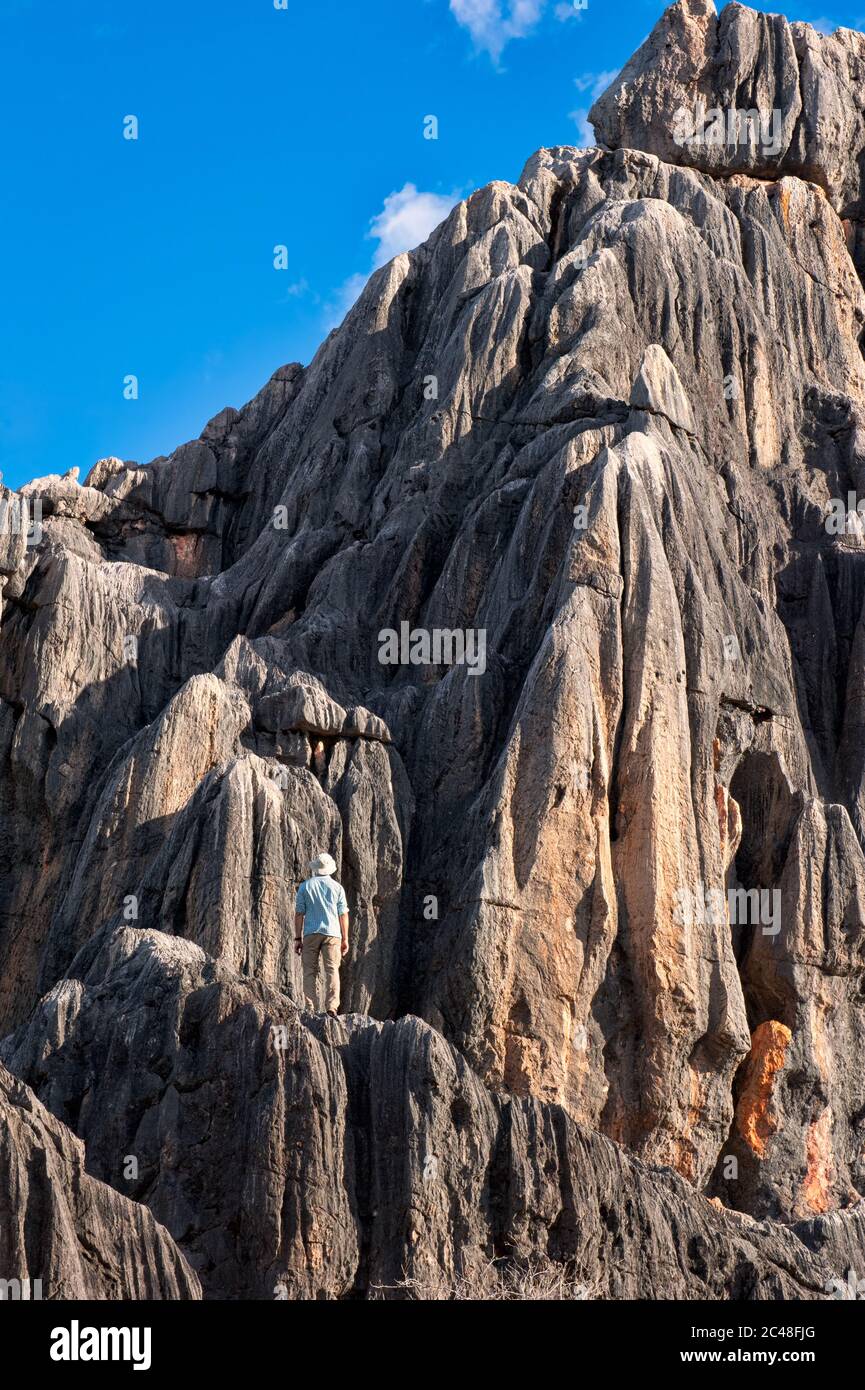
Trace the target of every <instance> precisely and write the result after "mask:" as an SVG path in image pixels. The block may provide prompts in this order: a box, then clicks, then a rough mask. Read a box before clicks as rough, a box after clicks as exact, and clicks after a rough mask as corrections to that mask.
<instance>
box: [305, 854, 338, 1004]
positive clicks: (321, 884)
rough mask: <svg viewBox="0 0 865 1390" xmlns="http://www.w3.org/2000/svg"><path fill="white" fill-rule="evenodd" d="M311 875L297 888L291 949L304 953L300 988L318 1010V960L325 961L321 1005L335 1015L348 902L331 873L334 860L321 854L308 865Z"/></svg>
mask: <svg viewBox="0 0 865 1390" xmlns="http://www.w3.org/2000/svg"><path fill="white" fill-rule="evenodd" d="M309 872H310V877H309V878H307V879H304V881H303V883H302V884H301V885H300V887H299V888H298V890H297V901H296V902H295V905H294V949H295V951H296V952H297V954H298V955H302V956H303V992H304V994H305V995H306V1003H307V1008H309V1009H311V1010H312V1012H313V1013H318V962H319V957H321V959H322V960H323V961H324V1008H325V1012H326V1013H327V1014H328V1015H329V1016H330V1017H331V1018H336V1011H337V1009H338V1008H339V965H340V959H341V957H342V956H344V955H345V954H346V952H347V951H348V903H347V901H346V896H345V889H344V888H343V886H342V884H341V883H337V881H336V879H335V878H333V877H332V875H333V874H335V873H336V860H335V859H333V858H332V857H331V855H329V854H320V855H319V856H318V858H317V859H313V861H312V863H311V864H310V866H309Z"/></svg>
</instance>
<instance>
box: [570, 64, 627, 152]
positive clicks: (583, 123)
mask: <svg viewBox="0 0 865 1390" xmlns="http://www.w3.org/2000/svg"><path fill="white" fill-rule="evenodd" d="M620 72H621V68H608V69H606V70H605V71H604V72H583V73H581V74H580V76H579V77H575V78H574V86H575V87H576V89H577V91H578V92H588V93H589V106H591V103H592V102H593V101H596V100H597V98H598V97H599V96H600V95H601V93H602V92H605V91H606V90H607V88H608V87H609V85H610V83H611V82H612V80H613V78H614V77H618V75H619V73H620ZM589 106H578V107H577V109H576V111H569V112H568V115H569V117H570V119H571V120H572V121H573V122H574V123H575V124H576V127H577V132H578V135H579V140H580V144H581V145H594V144H595V132H594V130H593V129H592V127H591V126H590V125H589Z"/></svg>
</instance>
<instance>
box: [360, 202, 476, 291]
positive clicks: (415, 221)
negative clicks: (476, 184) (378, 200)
mask: <svg viewBox="0 0 865 1390" xmlns="http://www.w3.org/2000/svg"><path fill="white" fill-rule="evenodd" d="M456 201H457V200H456V198H453V197H445V196H443V195H442V194H441V193H419V192H418V190H417V188H416V187H415V185H414V184H413V183H407V184H405V185H404V186H403V187H402V188H401V189H400V191H399V192H398V193H389V194H388V196H387V197H386V198H385V200H384V207H383V208H382V210H381V212H380V213H378V214H377V215H376V216H375V217H374V218H373V219H372V221H371V222H370V224H369V225H370V230H369V233H368V235H369V236H371V237H375V239H376V241H377V242H378V249H377V250H376V253H375V255H374V257H373V262H372V265H373V270H378V268H379V266H381V265H386V264H387V262H388V261H389V260H392V259H393V257H394V256H398V255H399V253H400V252H401V251H411V250H412V249H413V247H415V246H419V245H420V243H421V242H422V241H426V239H427V237H428V236H429V234H430V232H431V231H433V230H434V228H436V227H437V226H438V224H439V223H440V222H443V221H444V219H445V218H446V217H447V215H448V213H449V212H450V210H451V208H452V207H453V206H454V203H455V202H456Z"/></svg>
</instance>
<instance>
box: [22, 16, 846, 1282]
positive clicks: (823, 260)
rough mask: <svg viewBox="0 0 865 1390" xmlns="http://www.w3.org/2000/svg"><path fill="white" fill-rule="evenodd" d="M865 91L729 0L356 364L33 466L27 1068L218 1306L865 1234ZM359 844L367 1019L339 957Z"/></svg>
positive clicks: (26, 798) (384, 319)
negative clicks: (334, 984) (863, 249)
mask: <svg viewBox="0 0 865 1390" xmlns="http://www.w3.org/2000/svg"><path fill="white" fill-rule="evenodd" d="M863 75H865V37H863V36H861V35H859V34H855V33H853V32H852V31H849V30H841V31H838V32H837V33H836V34H834V35H832V36H828V37H826V36H822V35H819V34H817V33H816V32H815V31H814V30H812V29H810V28H809V27H808V26H806V25H801V24H792V25H791V24H789V23H788V22H787V21H786V20H784V19H783V18H781V17H779V16H766V15H762V14H758V13H756V12H754V11H751V10H747V9H744V8H743V7H742V6H739V5H731V6H728V7H727V9H725V10H724V11H723V12H722V14H721V15H720V17H719V16H717V15H716V14H715V11H714V9H713V7H712V5H711V4H710V3H708V2H707V0H682V2H681V3H679V4H677V5H675V6H673V7H672V9H670V10H668V11H667V13H666V14H665V15H664V16H663V17H662V19H661V20H660V21H659V23H658V25H657V26H656V28H655V30H654V31H653V33H652V35H651V36H650V37H649V39H647V41H646V43H645V44H644V45H643V47H642V48H641V49H640V50H639V52H638V53H637V54H636V55H635V57H634V58H633V59H632V60H631V62H630V63H629V64H628V66H627V67H626V68H625V69H624V70H623V72H622V74H621V75H620V76H619V77H618V78H617V79H616V81H614V83H613V84H612V86H611V88H610V89H609V91H608V92H607V93H606V94H605V95H604V96H602V97H601V98H600V100H599V101H598V102H597V103H596V106H595V108H594V110H593V113H592V116H593V119H594V122H595V128H596V133H597V135H598V139H599V141H600V142H601V143H600V144H599V146H598V147H596V148H592V149H575V148H570V147H560V148H556V149H550V150H541V151H539V152H538V153H537V154H535V155H534V156H533V158H531V159H530V160H529V163H528V164H527V166H526V168H525V170H524V172H523V175H522V177H521V179H520V180H519V182H518V183H517V184H516V185H511V184H506V183H494V184H491V185H490V186H488V187H487V188H484V189H482V190H480V191H479V192H477V193H475V194H473V195H472V196H471V197H470V198H469V199H467V200H466V201H465V202H463V203H461V204H460V205H459V206H458V207H456V208H455V209H454V210H453V212H452V213H451V214H450V216H449V217H448V218H447V220H446V221H445V222H444V223H443V224H442V225H441V226H440V227H439V228H438V229H437V230H436V231H435V232H434V233H433V234H432V236H431V237H430V238H429V240H428V241H427V242H426V243H425V244H424V245H423V246H421V247H419V248H418V249H417V250H416V251H414V252H411V253H408V254H404V255H401V256H398V257H397V258H396V259H395V260H394V261H392V262H391V263H390V264H389V265H387V266H385V267H384V268H383V269H382V270H380V271H378V272H376V274H375V275H374V276H373V277H372V279H371V280H370V282H369V284H368V286H367V288H366V290H365V291H364V293H363V295H362V296H361V298H360V300H359V301H358V303H357V304H356V306H355V307H354V309H353V310H352V311H351V312H350V314H349V315H348V317H347V318H346V320H345V322H344V323H343V324H342V326H341V327H340V328H339V329H337V330H336V331H334V332H333V333H332V334H331V335H330V337H329V338H328V339H327V341H326V342H325V343H324V344H323V346H322V347H321V349H320V350H319V352H318V354H317V355H316V357H315V359H314V360H313V362H312V363H311V364H310V365H309V366H308V367H306V368H302V367H300V366H298V365H296V364H295V365H292V366H288V367H283V368H281V369H280V370H279V371H277V372H276V373H275V375H274V376H273V378H272V379H271V381H270V382H269V383H268V384H267V385H266V386H265V388H264V389H263V390H262V391H261V392H260V394H259V395H258V396H257V397H256V398H255V399H254V400H253V401H251V402H250V403H249V404H248V405H247V406H245V407H244V408H243V409H242V410H240V411H237V410H233V409H229V410H225V411H223V412H222V413H221V414H220V415H219V416H217V417H216V418H215V419H214V420H212V421H211V422H210V424H208V425H207V427H206V428H205V430H204V431H203V433H202V435H201V438H200V439H198V440H196V441H194V442H192V443H188V444H185V445H183V446H181V447H180V448H179V449H178V450H177V451H176V452H175V453H174V454H173V455H172V456H171V457H170V458H167V459H157V460H155V461H154V462H153V463H151V464H149V465H148V466H147V467H140V466H138V465H135V464H127V463H124V462H122V461H120V460H118V459H104V460H101V461H100V462H99V463H97V464H96V466H95V467H94V469H93V471H92V472H91V474H90V476H89V478H88V479H87V480H86V482H85V483H84V485H83V486H82V485H79V483H78V482H77V481H76V480H74V479H71V478H64V477H61V476H59V474H58V475H56V476H52V477H50V478H47V479H39V480H37V481H35V482H34V483H32V484H30V485H29V486H28V487H27V488H26V489H25V490H24V491H25V493H26V494H27V495H28V496H29V497H30V498H31V499H33V498H39V499H41V503H42V509H43V522H42V534H41V538H40V539H39V540H38V543H37V544H31V545H26V544H25V542H24V538H23V537H22V536H4V537H2V538H0V542H2V549H0V573H2V578H3V590H2V604H3V608H2V631H0V815H2V819H0V827H2V828H0V1037H3V1036H4V1035H5V1041H4V1042H3V1043H2V1045H0V1055H2V1057H3V1059H4V1061H5V1063H6V1065H7V1066H8V1067H9V1068H10V1069H11V1071H12V1072H13V1073H15V1074H16V1075H17V1076H18V1077H20V1078H21V1080H22V1081H23V1082H25V1083H26V1084H27V1086H29V1087H30V1088H32V1090H33V1091H35V1093H36V1095H37V1096H38V1097H39V1100H40V1101H41V1102H42V1104H43V1105H44V1106H46V1107H47V1108H48V1110H50V1111H53V1112H54V1115H55V1116H56V1117H57V1120H58V1121H59V1122H61V1124H62V1125H65V1126H67V1127H68V1129H69V1130H71V1131H74V1133H75V1134H76V1135H78V1136H79V1137H80V1139H81V1140H83V1142H84V1153H85V1162H86V1167H87V1171H88V1173H90V1174H92V1176H93V1178H94V1179H98V1180H100V1181H101V1182H102V1183H108V1184H110V1185H111V1186H112V1187H114V1188H116V1189H117V1191H118V1192H119V1193H122V1194H123V1196H124V1198H125V1199H130V1198H131V1199H133V1201H136V1202H138V1203H140V1204H144V1205H145V1206H147V1207H148V1208H149V1209H150V1211H151V1212H152V1213H153V1215H154V1216H155V1218H156V1220H157V1221H159V1222H160V1223H162V1225H163V1226H165V1227H166V1228H167V1231H168V1232H169V1233H170V1237H171V1239H173V1241H174V1242H175V1243H176V1245H177V1246H178V1247H179V1250H180V1251H182V1252H183V1257H185V1258H186V1259H187V1260H188V1261H189V1262H190V1264H191V1266H192V1267H193V1268H194V1269H195V1270H196V1272H197V1275H198V1276H199V1277H200V1279H201V1283H202V1287H203V1289H204V1292H205V1295H208V1294H209V1295H211V1296H229V1297H241V1298H243V1297H272V1296H274V1288H275V1287H277V1286H279V1287H282V1288H284V1289H286V1290H288V1291H289V1293H290V1295H291V1296H297V1297H305V1296H316V1295H318V1294H322V1293H323V1294H324V1295H326V1296H331V1297H340V1296H346V1295H348V1294H350V1293H352V1292H354V1293H362V1294H367V1293H370V1292H371V1291H373V1290H374V1289H375V1288H376V1287H377V1286H380V1285H385V1286H388V1287H390V1286H392V1285H393V1284H394V1283H395V1282H397V1281H398V1280H399V1279H400V1277H401V1276H402V1275H403V1274H405V1273H407V1274H408V1275H410V1276H411V1277H415V1276H417V1277H420V1276H421V1275H422V1274H424V1273H425V1272H428V1271H429V1269H430V1268H432V1267H433V1266H435V1267H437V1268H442V1269H444V1270H445V1271H446V1272H447V1273H448V1274H450V1273H459V1272H460V1270H462V1269H467V1268H470V1267H472V1266H473V1265H477V1264H478V1263H479V1262H483V1261H484V1260H487V1259H489V1258H491V1257H502V1258H513V1259H522V1260H528V1259H532V1258H535V1257H537V1256H539V1255H540V1254H543V1255H544V1256H545V1257H551V1258H553V1259H555V1260H559V1261H564V1262H567V1263H568V1266H569V1268H572V1269H573V1270H574V1271H575V1273H576V1277H578V1278H580V1279H582V1280H583V1281H584V1283H585V1285H586V1288H587V1289H589V1290H591V1291H592V1296H605V1297H606V1296H609V1297H635V1296H642V1297H658V1298H660V1297H676V1298H700V1297H714V1298H749V1297H764V1298H765V1297H769V1298H776V1297H783V1296H788V1297H799V1298H810V1297H822V1296H825V1290H826V1288H827V1281H831V1279H832V1278H833V1277H834V1276H835V1275H842V1274H843V1273H844V1269H846V1267H847V1264H845V1263H844V1262H845V1261H847V1262H848V1263H849V1260H850V1259H851V1258H853V1256H854V1255H856V1256H857V1257H858V1258H859V1260H860V1261H861V1260H863V1259H865V1238H863V1224H862V1223H863V1220H865V1217H863V1216H862V1215H861V1214H860V1211H859V1209H858V1204H859V1201H860V1197H861V1195H862V1194H863V1193H865V1071H863V1069H862V1067H861V1065H860V1064H859V1058H860V1057H861V1055H862V1052H863V1045H865V971H863V966H865V925H863V907H865V856H863V843H865V838H863V837H865V744H863V739H862V737H861V734H862V729H863V723H865V713H863V709H865V707H863V698H862V693H861V691H862V685H863V678H865V627H863V602H865V548H863V544H862V534H863V531H865V527H863V525H862V523H861V519H860V518H859V516H858V513H857V512H856V502H855V500H854V502H853V504H852V512H853V515H852V516H851V517H850V518H849V524H844V525H843V526H842V527H840V528H839V527H834V528H833V527H832V526H830V525H829V524H828V519H829V518H830V516H831V515H833V514H834V513H835V512H837V511H838V510H839V508H840V510H841V512H842V514H843V515H844V517H845V518H847V513H848V510H850V509H851V508H850V500H849V499H850V495H851V494H852V495H854V497H858V496H859V495H862V496H863V497H865V363H863V355H862V343H863V341H865V337H863V334H865V291H863V287H862V283H861V281H860V277H859V274H858V273H857V266H858V267H859V268H862V266H863V264H865V257H863V255H862V254H860V246H861V243H862V235H863V234H862V227H863V225H865V214H863V211H862V208H863V191H862V186H861V180H862V168H863V150H865V99H863V96H862V92H863V90H865V87H863V83H862V77H863ZM715 113H717V114H715ZM749 113H750V114H749ZM719 122H720V124H719ZM698 127H700V128H699V129H698ZM719 132H722V133H723V138H721V135H720V134H719ZM404 632H405V633H408V634H411V633H421V634H426V636H427V637H429V636H430V635H431V634H436V633H438V634H441V633H444V634H445V635H446V638H447V641H446V642H445V644H444V646H443V648H442V651H436V650H435V643H432V644H431V645H430V651H429V652H428V653H427V654H426V656H425V658H424V661H425V664H418V663H417V662H415V661H412V660H408V661H406V660H400V659H397V660H396V661H382V659H381V657H382V654H383V640H384V639H383V637H382V634H386V633H393V634H397V635H399V636H400V639H401V638H402V634H403V633H404ZM455 634H456V635H458V636H459V638H460V640H462V639H463V638H464V639H465V640H466V642H467V643H468V642H469V639H470V638H471V639H472V640H473V641H474V643H475V647H474V651H475V656H476V657H478V658H479V659H477V660H474V661H473V662H472V661H469V660H464V661H462V662H459V661H453V660H449V659H448V656H447V655H446V652H447V647H448V646H450V649H451V656H452V654H453V650H454V642H455V640H456V639H455ZM479 642H480V643H481V645H480V646H479V645H478V643H479ZM422 646H423V643H421V648H422ZM397 647H398V648H400V649H401V650H400V654H401V655H402V656H404V655H405V652H404V650H402V643H401V641H399V642H397ZM418 650H420V648H418ZM467 650H468V648H467ZM436 662H438V664H435V663H436ZM323 849H327V850H329V851H330V852H331V853H332V854H333V855H334V857H335V858H336V860H337V863H338V864H339V866H340V871H339V877H340V878H341V880H342V882H343V883H344V884H345V886H346V890H347V893H348V896H349V901H350V905H351V908H352V914H353V931H352V941H351V950H350V954H349V957H348V960H347V963H346V965H345V966H344V968H343V982H344V1004H343V1010H344V1013H345V1014H346V1015H347V1016H346V1017H345V1018H343V1019H341V1020H338V1021H336V1022H333V1021H329V1020H322V1019H313V1018H311V1017H310V1016H309V1015H305V1014H303V1013H302V1012H301V1011H300V1006H301V1004H302V996H301V991H300V977H299V963H298V961H297V959H296V957H295V956H294V954H293V951H292V949H291V934H292V895H293V888H294V886H295V884H296V883H297V882H298V881H299V879H300V878H302V877H303V876H304V875H305V872H306V864H307V861H308V860H309V858H310V857H311V855H312V854H313V853H315V852H318V851H319V850H323ZM359 1015H366V1016H367V1017H366V1018H361V1017H359ZM279 1029H282V1030H283V1031H282V1032H279ZM274 1030H277V1031H276V1032H274ZM275 1040H276V1041H275ZM28 1094H29V1093H28ZM30 1103H34V1104H35V1102H30ZM64 1132H65V1131H64ZM69 1142H70V1143H71V1142H73V1140H72V1137H71V1136H69ZM129 1154H132V1155H135V1156H137V1159H138V1176H137V1177H136V1178H134V1179H132V1180H128V1179H125V1178H124V1176H123V1171H124V1169H123V1159H124V1155H129ZM428 1160H434V1161H432V1162H428ZM7 1200H8V1195H7V1194H6V1193H3V1192H0V1204H2V1203H3V1202H5V1201H7ZM166 1238H167V1237H166ZM623 1250H624V1251H626V1252H627V1254H628V1258H627V1259H626V1260H625V1259H622V1251H623ZM142 1258H144V1257H142ZM178 1258H181V1257H179V1256H178ZM842 1265H843V1268H842ZM28 1268H29V1266H28ZM14 1272H15V1271H10V1275H11V1274H14ZM2 1273H3V1271H2V1270H0V1275H2Z"/></svg>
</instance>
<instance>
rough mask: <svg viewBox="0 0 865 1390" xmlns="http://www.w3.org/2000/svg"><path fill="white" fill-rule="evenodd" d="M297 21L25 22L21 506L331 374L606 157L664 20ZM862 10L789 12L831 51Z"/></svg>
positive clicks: (48, 4) (564, 11) (217, 6)
mask: <svg viewBox="0 0 865 1390" xmlns="http://www.w3.org/2000/svg"><path fill="white" fill-rule="evenodd" d="M277 3H280V4H281V3H284V4H285V8H284V9H277V8H276V7H275V3H274V0H123V3H121V0H75V3H72V0H0V52H2V54H3V57H4V64H3V66H4V75H3V82H2V84H0V132H2V134H0V154H2V170H3V178H2V193H0V254H2V261H0V264H2V272H3V278H2V288H3V323H4V329H5V331H4V333H3V335H2V340H0V470H2V473H3V476H4V480H5V482H6V483H7V484H9V485H11V486H19V485H20V484H21V483H23V482H25V481H27V480H28V479H30V478H32V477H38V476H40V475H42V474H45V473H49V472H64V471H65V470H66V469H67V468H71V467H73V466H77V467H79V468H80V469H81V478H82V480H83V478H84V475H85V474H86V472H87V471H88V469H89V468H90V466H91V465H92V463H93V462H94V461H95V460H96V459H97V458H99V457H102V456H104V455H106V454H117V455H119V456H120V457H121V458H125V459H136V460H138V461H140V462H146V461H148V460H150V459H152V458H154V457H156V456H158V455H159V454H167V453H170V452H171V450H172V449H173V448H175V447H176V446H177V445H178V444H180V443H182V442H183V441H184V440H186V439H189V438H193V437H195V436H196V435H197V434H198V433H199V431H200V430H201V428H202V426H203V425H204V424H205V422H206V421H207V420H208V419H209V418H210V417H211V416H212V415H214V414H215V413H216V412H217V411H218V410H220V409H221V408H222V407H223V406H225V405H234V406H240V405H242V404H243V402H244V401H246V400H248V399H249V397H250V396H252V395H254V394H255V392H256V391H257V390H258V389H259V387H260V386H262V385H263V383H264V382H265V381H266V380H267V378H268V377H269V376H270V374H271V373H272V372H273V371H274V370H275V369H276V368H277V367H278V366H280V365H281V364H282V363H284V362H290V361H301V362H308V361H309V360H310V358H311V357H312V355H313V353H314V352H315V349H316V347H317V346H318V344H319V343H320V342H321V340H322V338H323V337H324V336H325V335H326V334H327V332H328V331H329V329H330V328H332V327H333V326H334V325H335V323H337V322H339V320H340V319H341V317H342V315H343V313H344V312H345V309H346V307H347V305H348V304H349V303H350V302H351V298H352V295H353V294H356V293H357V291H358V288H359V286H360V285H361V284H362V283H363V281H364V279H365V278H366V276H367V275H368V274H369V273H370V271H371V269H372V268H373V267H374V266H375V265H378V264H382V263H383V262H384V260H386V259H388V257H389V256H390V255H394V254H396V252H397V251H400V250H403V249H405V248H406V247H408V246H411V245H415V244H417V242H418V241H420V240H422V239H423V238H424V236H425V235H426V234H427V233H428V231H429V230H430V229H431V227H432V226H433V225H435V223H436V222H437V221H438V220H440V218H441V216H442V215H443V213H444V212H445V211H446V210H447V208H448V206H449V205H450V204H451V203H452V202H453V201H454V200H456V199H458V198H460V197H465V196H466V195H467V194H468V193H470V192H471V191H472V189H474V188H477V187H479V186H480V185H482V184H484V183H487V182H489V180H491V179H509V180H514V179H516V178H517V177H518V176H519V173H520V170H521V168H522V166H523V164H524V163H525V161H526V159H528V157H529V156H530V155H531V154H532V153H533V151H534V150H535V149H537V148H538V147H540V146H542V145H554V144H580V143H584V142H585V134H584V127H583V125H582V121H583V119H584V115H585V111H586V108H587V107H588V106H589V105H590V104H591V100H592V95H593V90H594V89H595V88H596V87H597V86H598V85H601V86H604V85H606V80H608V79H609V76H610V75H611V74H613V73H614V72H616V71H617V70H618V69H619V68H620V67H621V66H622V64H623V63H624V62H625V61H626V59H627V58H628V57H629V56H630V54H631V53H632V52H633V50H634V49H635V48H636V47H637V46H638V45H639V43H640V42H641V41H642V39H643V38H644V37H645V35H646V34H647V33H648V31H649V30H650V29H651V27H652V25H653V24H654V22H655V20H656V19H657V17H658V16H659V15H660V13H661V12H662V9H663V5H662V4H660V3H650V0H622V3H617V4H613V3H611V0H588V3H587V7H586V8H585V9H584V10H582V11H579V12H577V11H575V10H574V6H573V4H572V3H571V2H570V0H366V2H365V3H358V0H277ZM853 4H854V6H855V8H854V9H852V10H844V9H839V10H836V9H827V8H826V6H825V5H821V4H820V3H819V0H815V3H814V5H812V6H811V7H810V8H809V5H808V3H807V0H803V3H802V5H801V6H800V7H799V8H797V9H795V10H794V9H791V10H788V11H786V13H788V14H789V17H790V18H792V19H806V20H809V21H811V22H814V21H819V22H820V25H821V27H824V28H826V27H828V28H830V29H831V28H834V27H835V26H836V25H837V24H848V25H856V21H857V19H859V16H860V11H861V9H862V8H863V0H853ZM761 8H769V7H768V6H765V7H761ZM856 27H862V25H861V20H860V23H859V24H858V25H856ZM603 74H607V79H606V80H605V79H604V78H603ZM130 115H134V116H135V117H136V118H137V120H138V122H139V129H138V139H137V140H126V139H124V138H123V131H124V118H125V117H127V116H130ZM429 115H435V116H436V117H437V119H438V123H439V128H438V139H437V140H427V139H424V118H425V117H426V116H429ZM275 246H285V247H286V249H287V251H286V260H287V268H286V269H285V270H277V269H275V268H274V247H275ZM129 375H134V376H136V377H137V378H138V382H139V395H138V399H137V400H127V399H124V379H125V378H126V377H127V376H129Z"/></svg>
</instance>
